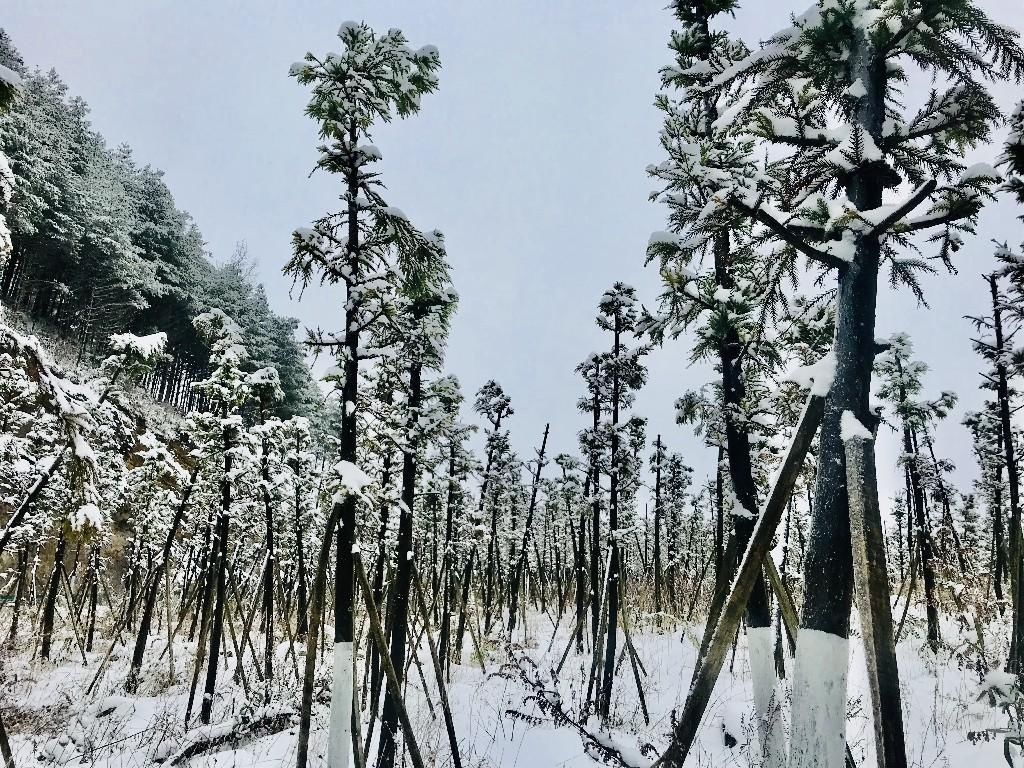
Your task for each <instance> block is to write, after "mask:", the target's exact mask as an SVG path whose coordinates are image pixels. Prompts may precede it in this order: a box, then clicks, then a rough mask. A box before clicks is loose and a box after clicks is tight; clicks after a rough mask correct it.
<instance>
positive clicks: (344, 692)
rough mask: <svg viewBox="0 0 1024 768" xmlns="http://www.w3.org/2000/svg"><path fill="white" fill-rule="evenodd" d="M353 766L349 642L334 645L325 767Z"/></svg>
mask: <svg viewBox="0 0 1024 768" xmlns="http://www.w3.org/2000/svg"><path fill="white" fill-rule="evenodd" d="M351 764H352V643H335V644H334V679H333V680H332V681H331V719H330V725H329V728H328V731H327V767H328V768H349V766H350V765H351Z"/></svg>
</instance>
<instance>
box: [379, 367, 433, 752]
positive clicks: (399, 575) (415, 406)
mask: <svg viewBox="0 0 1024 768" xmlns="http://www.w3.org/2000/svg"><path fill="white" fill-rule="evenodd" d="M421 372H422V363H421V362H420V361H419V360H418V359H414V360H413V362H412V363H411V364H410V366H409V404H408V407H409V416H408V421H407V424H406V435H407V440H408V441H409V444H408V445H407V446H406V447H405V450H404V453H403V456H402V507H401V510H400V511H399V518H398V546H397V550H398V551H397V553H396V557H397V560H398V562H397V565H396V567H395V584H394V596H395V599H394V602H393V605H394V615H393V616H392V617H391V620H390V622H389V623H390V625H391V665H392V666H393V667H394V669H395V674H396V675H397V677H398V684H399V685H401V684H402V678H403V677H404V670H405V653H406V636H407V633H408V623H409V599H410V595H411V588H412V568H413V562H412V560H413V541H412V516H413V509H414V507H415V502H416V480H417V474H418V466H417V461H416V454H417V451H418V449H419V442H420V440H419V436H418V435H417V434H416V430H417V422H418V419H419V410H420V406H421V402H422V393H421V381H420V375H421ZM400 706H401V702H400V701H398V700H397V699H396V697H395V696H394V694H393V693H392V692H391V689H390V688H388V689H387V692H386V693H385V695H384V708H383V711H382V713H381V721H380V725H381V728H380V745H379V747H378V752H377V768H393V766H394V764H395V756H396V751H397V743H396V738H395V737H396V736H397V732H398V719H399V711H398V710H399V707H400Z"/></svg>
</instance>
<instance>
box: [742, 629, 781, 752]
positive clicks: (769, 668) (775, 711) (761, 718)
mask: <svg viewBox="0 0 1024 768" xmlns="http://www.w3.org/2000/svg"><path fill="white" fill-rule="evenodd" d="M747 652H748V654H749V656H750V675H751V678H752V679H753V688H754V713H755V715H757V735H758V738H759V739H760V740H761V754H762V756H763V757H764V762H763V763H762V765H763V766H764V768H783V766H784V765H785V764H786V732H785V728H784V727H783V722H782V705H781V702H782V696H781V693H780V691H779V686H778V682H779V679H778V677H777V676H776V674H775V632H774V631H773V630H772V628H771V627H754V628H750V627H748V628H747Z"/></svg>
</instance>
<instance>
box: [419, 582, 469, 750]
mask: <svg viewBox="0 0 1024 768" xmlns="http://www.w3.org/2000/svg"><path fill="white" fill-rule="evenodd" d="M412 577H413V585H414V586H415V587H416V595H417V597H418V599H417V601H416V603H417V605H419V607H420V615H421V616H422V617H423V626H424V627H425V628H426V635H427V645H428V646H429V648H430V659H431V661H432V662H433V663H434V677H435V679H436V680H437V695H438V698H439V699H440V701H441V712H442V713H443V714H444V727H445V730H447V731H448V744H449V746H450V747H451V751H452V763H453V764H454V766H455V768H462V757H461V756H460V754H459V742H458V739H457V738H456V735H455V721H454V720H453V719H452V708H451V706H450V705H449V703H448V690H447V688H445V684H444V671H443V670H442V669H441V661H440V659H439V658H438V656H437V646H436V645H435V644H434V636H433V634H432V633H431V631H430V616H429V614H428V612H427V605H426V599H425V597H424V595H423V583H422V581H421V579H420V572H419V569H418V568H416V567H415V565H414V566H413V571H412Z"/></svg>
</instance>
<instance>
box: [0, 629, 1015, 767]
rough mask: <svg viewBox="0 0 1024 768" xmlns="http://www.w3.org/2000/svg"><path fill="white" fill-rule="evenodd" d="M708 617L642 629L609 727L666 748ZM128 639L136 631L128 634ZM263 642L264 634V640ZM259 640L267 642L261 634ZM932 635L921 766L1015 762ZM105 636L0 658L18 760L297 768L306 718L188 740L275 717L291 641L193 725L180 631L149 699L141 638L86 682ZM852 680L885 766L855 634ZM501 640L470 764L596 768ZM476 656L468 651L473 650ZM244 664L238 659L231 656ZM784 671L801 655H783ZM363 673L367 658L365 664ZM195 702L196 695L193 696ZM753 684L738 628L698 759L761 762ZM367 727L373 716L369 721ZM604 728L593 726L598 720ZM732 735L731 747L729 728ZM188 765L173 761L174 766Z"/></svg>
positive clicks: (463, 692)
mask: <svg viewBox="0 0 1024 768" xmlns="http://www.w3.org/2000/svg"><path fill="white" fill-rule="evenodd" d="M550 630H551V624H550V622H549V621H548V619H547V618H546V617H544V616H543V615H541V616H533V617H532V619H531V621H530V623H529V631H530V633H531V635H533V634H534V633H536V637H530V638H528V640H527V642H526V643H525V652H526V653H527V654H528V655H529V657H530V658H531V659H533V660H534V661H535V662H536V663H537V665H538V667H539V668H540V670H541V671H542V672H545V671H546V670H549V669H550V668H551V667H552V665H554V664H557V662H558V659H559V658H560V657H561V655H562V652H563V651H564V649H565V644H566V642H567V641H568V630H567V629H564V628H562V629H560V630H559V631H558V633H557V635H556V636H555V638H554V640H553V641H552V640H551V637H550ZM699 631H700V628H699V627H690V628H685V629H683V628H677V629H675V630H671V631H668V630H666V631H664V632H657V631H652V630H651V629H650V628H649V629H647V630H644V631H641V630H640V629H637V630H635V631H634V637H633V639H634V643H635V645H636V648H637V652H638V654H639V657H640V660H641V661H642V663H643V666H644V667H645V668H646V673H647V674H646V676H644V677H643V686H644V694H645V697H646V702H647V706H648V708H649V711H650V723H649V724H645V722H644V718H643V715H642V712H641V707H640V703H639V698H638V696H637V691H636V685H635V683H634V681H633V676H632V673H631V671H630V668H629V662H628V660H627V661H626V662H625V663H623V665H622V666H621V667H620V670H619V674H618V676H617V678H616V692H615V700H614V706H613V712H612V718H611V719H612V723H613V726H614V728H613V734H612V735H613V737H614V738H615V739H616V740H617V741H618V742H621V743H624V744H628V745H630V746H632V747H634V748H635V747H637V746H640V745H642V744H644V743H645V742H649V743H651V744H653V745H655V746H656V747H658V748H660V747H662V746H663V745H664V744H665V737H666V734H667V733H668V732H669V731H670V729H671V716H672V711H673V710H674V709H677V708H680V707H681V705H682V702H683V700H684V697H685V694H686V690H687V688H688V685H689V681H690V676H691V674H692V669H693V664H694V659H695V657H696V651H695V645H696V643H698V642H699V639H700V638H699ZM946 637H947V641H948V642H950V643H951V644H955V642H956V638H957V632H956V629H955V627H953V626H949V627H947V636H946ZM125 639H128V634H127V633H126V635H125ZM254 642H257V641H256V640H255V638H254ZM1004 642H1005V639H1001V638H999V637H994V638H992V639H991V643H990V644H989V652H990V653H995V652H998V650H1000V649H1001V646H1002V644H1003V643H1004ZM257 644H258V643H257ZM922 646H923V642H922V641H921V640H920V639H917V638H911V639H908V640H907V641H905V642H903V643H901V644H900V647H899V663H900V673H901V678H902V686H903V701H904V718H905V721H906V725H907V745H908V759H909V764H910V765H911V766H915V767H917V768H926V767H927V768H943V767H944V766H949V767H950V768H955V767H958V766H968V765H969V766H978V768H981V767H982V766H999V765H1003V764H1005V763H1004V760H1003V756H1002V754H1003V744H1002V740H1001V739H1000V740H995V739H993V740H989V741H987V742H986V741H981V742H980V743H972V740H970V739H969V738H968V733H969V732H974V731H982V730H984V729H986V728H996V727H1000V726H1005V725H1006V719H1007V718H1006V715H1004V714H1002V713H1001V712H999V711H998V710H995V709H992V708H989V707H987V706H983V705H981V704H978V703H976V702H975V698H976V697H977V695H978V692H979V690H980V686H979V683H978V677H979V675H978V673H977V672H976V671H973V670H971V669H963V668H961V667H960V665H959V664H958V662H957V660H956V654H955V653H953V652H944V654H943V655H942V656H941V657H939V658H938V659H936V658H935V657H930V656H927V655H926V652H925V651H924V650H922ZM109 647H110V646H109V640H104V641H103V642H100V643H97V648H98V651H97V652H96V653H93V654H90V655H89V656H88V665H87V666H83V664H82V661H81V655H80V653H79V651H78V646H77V644H76V643H75V641H74V639H73V638H72V637H67V638H64V639H63V641H62V642H61V643H58V644H57V648H58V653H57V654H56V659H57V660H56V661H55V663H52V664H51V663H39V662H33V661H32V660H31V655H32V649H22V650H21V651H20V652H18V653H14V654H13V655H7V656H5V657H4V658H3V663H2V671H0V706H2V711H3V715H4V719H5V721H6V723H7V725H8V729H9V731H10V732H11V742H12V747H13V750H14V755H15V763H16V765H17V766H19V768H24V767H25V766H31V765H40V766H43V765H46V766H54V765H72V764H79V765H80V764H87V765H90V766H110V767H111V768H127V767H129V766H144V765H152V764H154V763H155V762H164V763H167V762H168V761H170V763H171V764H180V765H191V766H196V767H199V766H203V767H204V768H205V767H207V766H209V767H210V768H212V767H213V766H218V768H223V766H250V765H251V766H261V768H278V766H282V767H286V766H291V765H293V764H294V759H295V740H296V734H297V728H295V727H291V728H286V729H285V730H283V731H280V732H278V733H274V734H271V735H265V736H257V737H255V738H253V737H249V736H247V737H245V738H243V739H242V740H241V742H240V743H236V744H223V745H221V746H219V747H216V748H214V749H212V750H210V751H208V752H204V753H202V754H199V755H196V756H194V757H191V758H188V759H180V760H179V758H182V757H183V755H182V753H183V751H184V750H185V749H186V748H188V747H189V745H191V744H193V743H194V742H195V741H196V740H198V739H200V738H202V737H204V736H212V735H216V734H218V733H227V732H230V731H231V730H232V728H236V727H237V726H238V724H239V723H245V722H250V721H253V720H259V719H261V718H263V717H266V716H268V715H274V714H275V713H279V712H281V711H282V709H284V708H288V707H289V706H291V705H293V704H294V702H295V701H296V700H297V690H298V687H297V685H296V683H295V679H296V678H295V672H294V670H295V666H294V665H293V663H292V657H291V656H290V655H289V654H288V646H287V644H284V645H282V646H281V648H280V649H279V654H278V660H277V662H278V663H277V667H278V669H279V670H281V671H282V674H283V675H284V679H283V680H282V681H281V682H280V685H279V687H277V688H276V689H275V691H274V696H273V704H272V706H271V708H270V709H269V710H268V709H267V708H265V707H256V706H253V705H250V704H247V703H246V697H245V694H244V690H243V686H242V684H241V683H240V682H239V681H232V680H231V677H230V675H224V676H223V677H222V680H223V684H222V685H221V686H220V690H219V692H218V696H217V701H216V702H215V707H214V717H213V724H212V725H211V726H208V727H206V728H204V729H194V728H193V729H191V730H189V729H186V728H185V726H184V724H183V716H184V711H185V707H186V702H187V699H188V687H189V683H190V679H191V675H192V671H193V669H192V663H191V661H192V655H193V651H194V647H193V646H192V645H190V644H189V643H187V642H180V641H176V643H175V648H174V678H173V680H171V679H169V658H168V656H167V655H166V654H163V655H161V651H162V650H163V649H164V647H165V641H162V640H161V641H155V642H154V645H153V646H152V647H151V649H150V651H149V654H148V662H147V665H146V668H145V670H144V677H143V683H142V686H141V688H140V695H139V696H134V697H126V696H124V695H123V685H124V678H125V675H126V671H127V666H128V659H129V654H130V648H128V647H126V646H125V645H117V646H115V648H114V651H113V654H112V656H111V658H110V661H109V663H108V665H107V669H106V672H105V674H104V675H103V676H102V677H101V679H100V681H99V682H98V683H97V684H96V686H95V690H94V691H93V693H92V694H88V695H87V694H86V690H87V689H88V687H89V686H90V684H91V683H92V681H93V678H94V677H95V676H96V672H97V669H98V667H99V665H100V663H101V661H102V659H103V657H104V655H105V654H106V653H107V650H108V649H109ZM851 647H853V648H854V655H853V658H852V659H851V669H850V691H849V702H848V740H849V744H850V748H851V750H852V752H853V755H854V757H855V758H856V761H857V762H858V764H860V765H865V766H869V765H872V764H873V763H874V757H873V752H872V749H873V748H872V738H873V737H872V734H871V726H870V722H869V721H868V719H867V715H868V713H869V711H870V701H869V698H868V693H867V690H866V682H865V675H864V671H863V658H862V656H861V655H860V652H859V643H857V642H853V643H851ZM421 650H422V653H421V658H422V660H423V662H424V665H425V666H424V671H425V675H426V677H427V679H428V680H430V681H431V683H430V685H429V687H428V692H429V697H430V700H431V702H432V703H433V704H434V711H435V713H436V717H434V716H432V714H431V711H430V708H429V707H428V705H427V702H426V699H425V697H424V695H423V691H422V689H421V687H420V685H421V684H420V678H419V676H418V674H417V672H416V670H415V668H412V669H411V670H410V674H409V680H408V689H407V700H408V701H409V702H410V715H411V718H412V721H413V724H414V727H415V729H416V733H417V737H418V739H419V741H420V748H421V750H422V752H423V754H424V759H425V760H426V762H427V764H428V765H437V766H443V765H446V764H450V756H449V752H448V746H447V741H446V737H445V732H444V726H443V720H442V718H441V714H440V709H439V707H438V704H437V695H436V691H435V690H434V689H433V683H432V675H431V674H430V668H429V655H428V654H427V653H426V650H425V648H424V649H421ZM504 658H505V651H504V650H503V649H501V648H499V647H497V646H495V648H494V649H493V651H492V652H491V653H489V654H488V659H487V670H488V675H486V676H485V675H484V674H483V673H482V672H481V670H480V668H479V665H478V664H469V663H467V664H465V665H463V666H460V667H455V668H453V673H452V681H451V685H450V688H449V697H450V700H451V702H452V706H453V710H454V718H455V725H456V730H457V732H458V735H459V740H460V749H461V752H462V757H463V764H464V765H466V766H481V767H483V766H510V767H511V766H522V767H523V768H529V767H532V766H565V767H566V768H569V767H577V766H580V767H581V766H592V765H595V763H594V761H593V760H592V759H591V758H590V757H588V756H587V754H586V753H585V751H584V747H583V744H582V743H581V740H580V738H579V736H578V735H577V734H576V733H575V732H574V731H572V730H571V729H568V728H564V727H563V728H554V727H553V726H552V725H551V724H550V722H548V721H544V722H541V723H539V724H533V723H531V722H526V721H524V720H522V719H515V718H512V717H509V716H508V715H507V714H506V712H507V710H509V709H519V710H522V711H523V712H525V713H527V714H532V715H538V714H539V712H538V711H537V709H536V707H535V706H534V705H532V704H527V705H526V706H524V704H523V701H524V698H525V696H526V695H527V694H528V693H529V692H528V691H527V690H526V689H525V688H524V687H523V686H522V685H521V684H519V683H518V682H517V681H515V680H510V679H507V678H505V677H502V676H499V675H495V674H494V673H495V672H496V671H497V670H498V668H499V666H500V664H501V662H502V661H503V660H504ZM468 661H469V659H467V662H468ZM226 663H227V665H228V668H230V669H234V665H235V660H234V657H233V656H228V657H227V658H226ZM786 663H787V672H788V671H791V659H788V658H787V660H786ZM588 665H589V657H584V658H581V657H577V656H575V654H574V653H570V655H569V657H568V660H567V662H566V665H565V667H564V669H563V671H562V674H561V678H560V690H561V693H562V696H563V700H564V701H565V702H567V703H568V704H569V709H570V710H571V711H572V712H573V714H575V712H576V711H578V701H579V696H580V688H581V681H584V682H583V685H584V686H585V679H586V678H585V675H586V672H587V670H588V668H589V667H588ZM330 668H331V658H330V656H329V651H328V656H326V657H325V658H324V663H323V664H322V665H321V669H322V670H323V675H324V677H323V680H322V685H320V686H318V690H317V696H318V699H317V700H318V704H317V708H316V714H317V718H318V723H320V724H323V723H324V722H325V721H326V716H327V706H326V691H327V689H328V678H327V674H328V672H329V670H330ZM360 670H361V666H360ZM247 675H248V677H247V681H246V682H247V683H248V685H249V687H250V693H251V698H252V700H255V701H259V702H261V703H262V694H261V691H262V688H261V686H260V684H259V682H258V681H257V680H256V679H255V677H254V674H253V669H252V667H251V666H250V665H249V664H248V663H247ZM196 709H197V710H198V702H197V705H196ZM751 712H752V696H751V686H750V674H749V667H748V662H747V653H746V645H745V641H744V640H743V639H742V636H741V640H740V643H739V645H738V647H737V650H736V653H735V655H734V657H733V659H732V664H731V668H730V665H727V666H726V669H725V670H724V672H723V678H722V679H721V680H720V681H719V685H718V687H717V688H716V690H715V694H714V696H713V698H712V701H711V705H710V708H709V712H708V714H707V716H706V718H705V721H704V725H703V728H702V730H701V734H700V737H699V739H698V742H697V745H696V747H695V749H694V751H693V752H692V753H691V756H690V759H689V761H688V763H687V765H688V766H693V767H694V768H696V767H697V766H716V767H718V766H737V767H740V766H744V767H745V766H757V765H760V757H759V755H758V750H757V742H756V736H755V734H756V731H755V727H754V724H753V723H752V722H751ZM364 723H365V717H364ZM591 727H593V728H594V729H595V730H596V723H594V722H591ZM726 733H728V734H729V735H730V736H732V737H733V738H735V739H736V743H735V744H734V746H732V747H727V746H726V737H725V734H726ZM310 754H311V760H312V764H313V765H315V766H320V765H324V764H325V762H326V759H325V755H326V741H325V732H324V729H323V728H319V727H318V728H315V729H314V734H313V739H312V744H311V750H310ZM176 761H177V762H176Z"/></svg>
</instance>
